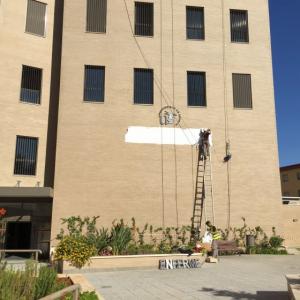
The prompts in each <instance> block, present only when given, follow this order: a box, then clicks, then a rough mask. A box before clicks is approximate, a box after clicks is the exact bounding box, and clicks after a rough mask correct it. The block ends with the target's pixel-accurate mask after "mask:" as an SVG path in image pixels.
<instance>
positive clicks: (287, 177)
mask: <svg viewBox="0 0 300 300" xmlns="http://www.w3.org/2000/svg"><path fill="white" fill-rule="evenodd" d="M281 178H282V181H283V182H288V181H289V175H288V174H282V176H281Z"/></svg>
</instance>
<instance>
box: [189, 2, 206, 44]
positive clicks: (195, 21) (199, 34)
mask: <svg viewBox="0 0 300 300" xmlns="http://www.w3.org/2000/svg"><path fill="white" fill-rule="evenodd" d="M186 34H187V38H188V39H194V40H204V9H203V7H196V6H187V7H186Z"/></svg>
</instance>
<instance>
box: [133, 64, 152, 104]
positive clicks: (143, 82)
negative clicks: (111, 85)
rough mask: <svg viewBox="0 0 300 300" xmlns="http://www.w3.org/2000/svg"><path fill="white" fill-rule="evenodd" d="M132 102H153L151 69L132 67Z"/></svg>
mask: <svg viewBox="0 0 300 300" xmlns="http://www.w3.org/2000/svg"><path fill="white" fill-rule="evenodd" d="M134 103H135V104H153V70H151V69H134Z"/></svg>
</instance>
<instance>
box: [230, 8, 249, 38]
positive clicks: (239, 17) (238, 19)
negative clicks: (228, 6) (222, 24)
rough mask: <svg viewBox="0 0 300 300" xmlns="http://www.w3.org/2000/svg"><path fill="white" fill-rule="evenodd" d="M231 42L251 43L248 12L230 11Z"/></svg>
mask: <svg viewBox="0 0 300 300" xmlns="http://www.w3.org/2000/svg"><path fill="white" fill-rule="evenodd" d="M230 24H231V41H232V42H236V43H249V29H248V12H247V11H246V10H230Z"/></svg>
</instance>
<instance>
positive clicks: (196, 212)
mask: <svg viewBox="0 0 300 300" xmlns="http://www.w3.org/2000/svg"><path fill="white" fill-rule="evenodd" d="M203 220H205V223H206V222H207V221H210V222H211V224H214V222H215V214H214V199H213V185H212V168H211V155H210V154H208V155H207V156H204V154H203V153H202V152H201V149H199V151H198V162H197V174H196V185H195V198H194V208H193V217H192V229H191V240H194V241H198V240H199V239H200V233H201V226H202V225H203V224H202V222H203Z"/></svg>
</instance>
